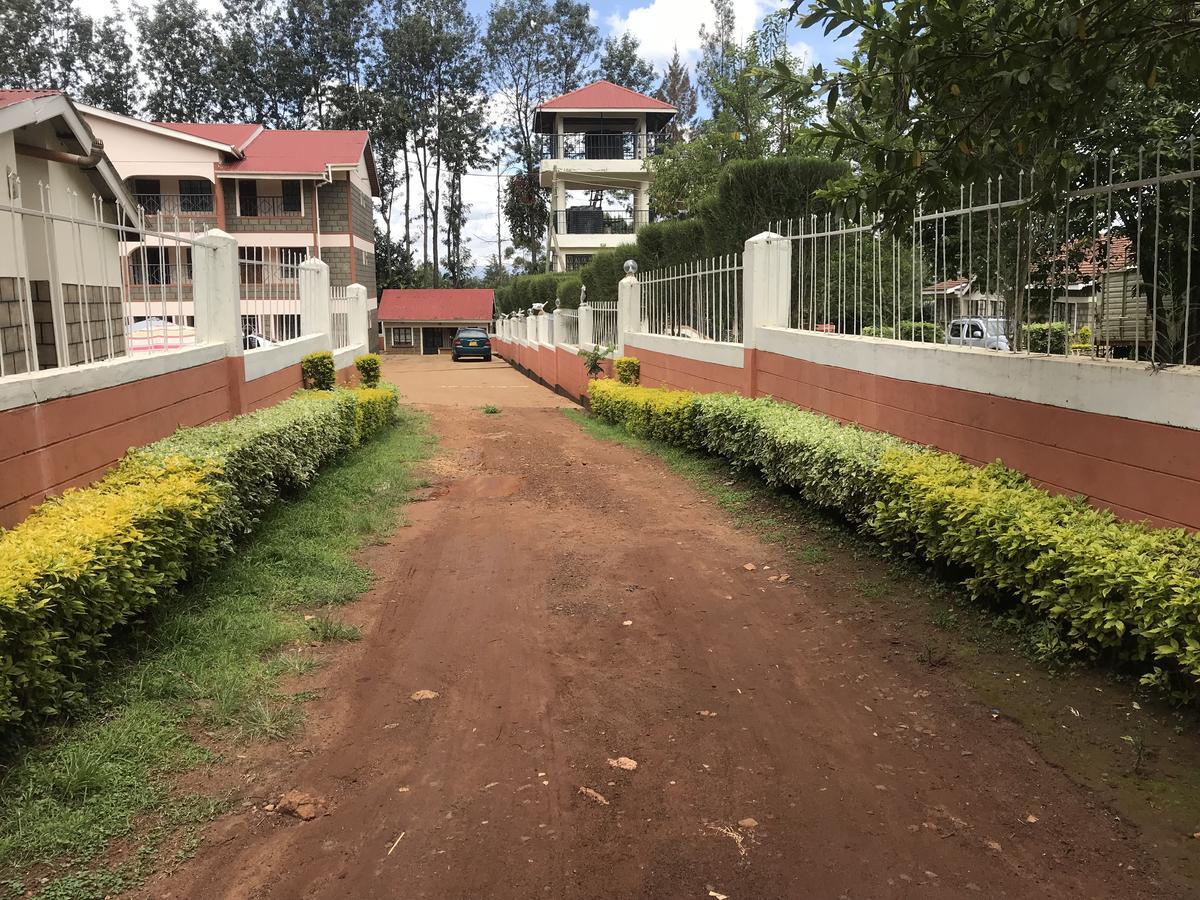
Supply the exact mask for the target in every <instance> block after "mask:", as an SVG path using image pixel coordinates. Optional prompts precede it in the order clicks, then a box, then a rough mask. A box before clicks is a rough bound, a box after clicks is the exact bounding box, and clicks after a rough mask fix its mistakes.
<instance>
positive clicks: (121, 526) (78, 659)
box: [0, 457, 225, 728]
mask: <svg viewBox="0 0 1200 900" xmlns="http://www.w3.org/2000/svg"><path fill="white" fill-rule="evenodd" d="M212 474H213V469H212V468H211V467H210V466H206V465H203V464H197V463H195V462H192V461H191V460H186V459H183V458H180V457H172V458H167V459H164V460H162V461H161V462H150V461H147V462H141V463H137V464H132V465H129V466H124V467H122V468H121V469H120V470H118V471H115V472H113V473H112V474H111V475H109V476H108V477H107V478H104V479H103V480H101V481H100V482H99V483H97V484H96V485H94V486H93V487H90V488H88V489H86V490H81V491H77V490H71V491H67V492H66V493H64V494H63V496H62V497H60V498H58V499H56V500H50V501H48V502H46V503H43V504H42V505H41V506H39V507H38V508H37V510H35V511H34V512H33V513H32V514H31V515H30V516H29V517H28V518H27V519H26V520H25V521H24V522H22V523H21V524H20V525H18V526H17V527H16V528H14V529H12V530H11V531H6V532H3V533H0V728H3V727H4V726H5V725H8V724H11V723H14V722H19V721H20V720H21V719H23V718H25V717H29V716H43V715H54V714H55V713H57V712H58V711H59V710H60V709H62V708H64V707H66V706H69V705H71V704H72V703H73V702H74V701H75V700H77V699H78V697H79V696H80V693H81V691H82V687H83V683H84V681H85V679H86V677H87V675H88V674H89V673H90V672H91V670H92V669H93V668H94V667H95V665H96V664H97V663H98V662H99V661H100V660H101V659H102V658H103V651H104V646H105V643H106V641H107V639H108V637H109V635H110V634H111V632H112V630H113V629H114V628H115V627H117V626H118V625H120V624H121V623H123V622H125V621H127V620H128V619H129V618H131V617H132V616H134V615H137V614H138V613H140V612H141V611H142V610H144V609H145V608H146V607H148V606H151V605H152V604H154V603H156V602H158V601H160V600H162V599H163V598H164V597H168V596H170V595H171V593H172V592H174V590H175V589H176V587H177V586H178V585H179V584H180V582H182V581H183V580H184V579H186V578H187V577H188V576H189V575H190V574H191V573H193V572H196V571H198V570H201V569H203V568H205V567H207V566H209V565H211V564H212V563H213V562H214V561H215V560H216V559H217V558H218V557H219V556H220V554H221V553H222V552H223V551H224V549H225V540H224V536H223V532H222V529H221V528H220V527H219V522H220V519H221V515H222V507H223V504H224V502H225V497H224V496H223V494H222V490H221V487H220V486H219V485H216V484H214V483H213V482H212V481H211V478H210V476H211V475H212Z"/></svg>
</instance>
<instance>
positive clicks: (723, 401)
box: [590, 381, 1200, 697]
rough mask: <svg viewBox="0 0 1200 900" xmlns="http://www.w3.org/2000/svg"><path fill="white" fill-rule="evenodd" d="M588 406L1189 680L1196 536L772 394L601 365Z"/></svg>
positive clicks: (1083, 636)
mask: <svg viewBox="0 0 1200 900" xmlns="http://www.w3.org/2000/svg"><path fill="white" fill-rule="evenodd" d="M590 394H591V405H592V411H593V412H594V413H595V414H596V415H598V416H600V417H601V418H603V419H605V420H607V421H609V422H612V423H614V424H619V425H622V426H624V427H626V428H627V429H628V430H629V431H631V432H632V433H634V434H638V435H641V436H644V437H651V438H656V439H659V440H663V441H666V442H668V443H673V444H677V445H680V446H684V447H691V448H700V449H704V450H707V451H709V452H711V453H715V454H719V455H721V456H724V457H725V458H727V459H729V460H730V462H732V463H733V464H734V465H736V466H740V467H745V468H753V469H756V470H757V471H759V472H760V473H761V474H762V475H763V477H764V478H765V480H766V481H767V482H768V483H770V484H772V485H776V486H780V487H787V488H789V489H791V490H794V491H796V492H797V493H799V494H800V495H801V496H803V497H804V498H805V499H807V500H809V501H811V502H813V503H815V504H817V505H819V506H822V507H824V508H827V509H831V510H834V511H837V512H839V513H841V514H842V515H843V516H845V517H846V518H847V519H848V520H850V521H851V522H853V523H854V524H856V525H857V526H858V527H859V528H860V529H862V530H863V531H864V532H865V533H867V534H869V535H871V536H872V537H874V538H875V539H877V540H879V541H880V542H881V543H883V544H885V545H889V546H892V547H895V548H899V549H901V550H903V551H905V552H915V553H917V554H919V555H920V556H921V557H923V558H925V559H927V560H930V561H935V562H943V563H946V564H949V565H950V566H953V567H956V568H958V569H959V570H962V571H966V572H967V573H969V574H968V576H967V578H966V584H967V586H968V587H969V588H970V590H971V591H972V593H973V594H974V595H975V596H977V597H987V598H989V599H992V600H998V601H1001V602H1012V601H1018V602H1020V603H1022V604H1024V605H1025V606H1026V607H1027V608H1028V609H1029V610H1030V611H1031V612H1033V613H1035V614H1036V615H1038V616H1039V617H1041V618H1042V619H1043V620H1044V621H1045V622H1047V623H1048V625H1049V627H1052V628H1054V629H1055V630H1056V631H1057V633H1058V637H1059V638H1060V639H1061V641H1062V642H1063V643H1065V644H1066V645H1068V646H1070V647H1071V648H1072V649H1074V650H1076V651H1080V652H1084V653H1089V654H1092V655H1099V654H1106V655H1109V656H1111V657H1114V658H1117V659H1120V660H1124V661H1129V662H1132V663H1134V664H1136V665H1137V666H1138V668H1139V669H1140V670H1141V671H1142V672H1143V673H1144V674H1143V676H1142V681H1143V683H1145V684H1153V685H1157V686H1159V687H1162V688H1165V689H1172V688H1182V690H1183V692H1185V693H1186V694H1187V695H1188V696H1189V697H1194V696H1195V694H1196V691H1197V687H1198V686H1200V537H1197V536H1196V535H1193V534H1189V533H1187V532H1185V531H1183V530H1182V529H1153V528H1149V527H1147V526H1145V525H1142V524H1138V523H1132V522H1123V521H1119V520H1117V519H1116V518H1115V517H1114V516H1113V515H1112V514H1111V513H1109V512H1106V511H1101V510H1096V509H1093V508H1092V507H1090V506H1088V505H1087V504H1086V503H1085V502H1084V501H1083V500H1082V499H1080V498H1072V497H1061V496H1052V495H1050V494H1048V493H1046V492H1045V491H1043V490H1041V489H1040V488H1038V487H1036V486H1034V485H1033V484H1031V483H1030V482H1029V481H1028V479H1026V478H1025V477H1024V476H1022V475H1020V474H1019V473H1017V472H1014V471H1012V470H1010V469H1006V468H1005V467H1004V466H1002V465H1000V464H999V463H994V464H992V465H990V466H986V467H983V468H979V467H976V466H973V465H970V464H969V463H966V462H964V461H962V460H961V459H959V458H958V457H956V456H953V455H951V454H948V453H941V452H939V451H935V450H929V449H925V448H921V447H917V446H915V445H912V444H908V443H906V442H904V441H901V440H899V439H898V438H895V437H892V436H890V435H886V434H880V433H876V432H870V431H865V430H863V429H860V428H856V427H854V426H849V425H842V424H840V423H838V422H836V421H834V420H832V419H828V418H826V417H824V416H820V415H816V414H813V413H808V412H805V411H803V410H800V409H798V408H796V407H792V406H788V405H785V404H782V403H777V402H775V401H773V400H765V399H764V400H747V399H745V398H743V397H739V396H736V395H731V394H706V395H696V394H692V393H690V392H687V391H664V390H657V389H651V388H643V387H627V386H624V385H621V384H618V383H616V382H614V381H600V382H596V383H595V384H593V385H592V388H591V392H590Z"/></svg>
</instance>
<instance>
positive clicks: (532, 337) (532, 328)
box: [525, 315, 537, 344]
mask: <svg viewBox="0 0 1200 900" xmlns="http://www.w3.org/2000/svg"><path fill="white" fill-rule="evenodd" d="M525 340H527V341H529V343H531V344H536V343H537V318H536V317H535V316H532V315H527V316H525Z"/></svg>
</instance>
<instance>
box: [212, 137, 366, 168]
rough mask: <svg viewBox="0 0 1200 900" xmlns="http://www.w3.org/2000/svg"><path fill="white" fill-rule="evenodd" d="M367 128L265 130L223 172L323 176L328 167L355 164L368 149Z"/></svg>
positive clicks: (226, 165)
mask: <svg viewBox="0 0 1200 900" xmlns="http://www.w3.org/2000/svg"><path fill="white" fill-rule="evenodd" d="M369 137H370V135H368V134H367V132H365V131H264V132H262V134H260V135H259V136H258V137H256V138H255V139H254V140H252V141H251V142H250V143H249V144H248V145H247V146H246V147H244V148H243V149H242V154H243V156H244V158H243V159H239V160H235V161H233V162H229V163H225V164H223V165H221V166H220V167H219V168H220V170H221V171H222V172H245V173H247V174H259V173H261V174H263V175H268V174H269V175H280V174H296V175H323V174H324V173H325V166H327V165H333V166H356V165H358V161H359V159H361V158H362V155H363V153H364V152H366V149H367V141H368V139H369Z"/></svg>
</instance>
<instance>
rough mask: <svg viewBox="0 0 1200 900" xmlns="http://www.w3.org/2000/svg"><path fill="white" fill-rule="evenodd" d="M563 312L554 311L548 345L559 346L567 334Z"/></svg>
mask: <svg viewBox="0 0 1200 900" xmlns="http://www.w3.org/2000/svg"><path fill="white" fill-rule="evenodd" d="M564 318H565V317H564V316H563V311H562V310H561V309H556V310H555V311H554V321H553V322H552V323H551V327H550V343H552V344H555V345H557V344H559V343H560V342H561V341H562V339H563V337H564V336H565V335H566V333H567V326H566V325H565V324H564V323H563V319H564Z"/></svg>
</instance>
